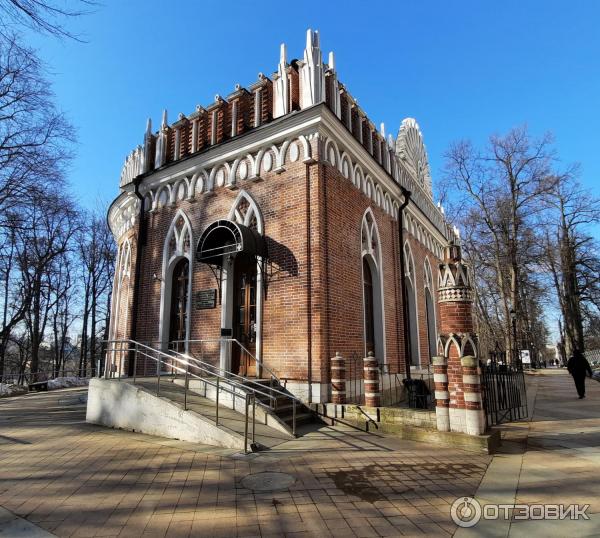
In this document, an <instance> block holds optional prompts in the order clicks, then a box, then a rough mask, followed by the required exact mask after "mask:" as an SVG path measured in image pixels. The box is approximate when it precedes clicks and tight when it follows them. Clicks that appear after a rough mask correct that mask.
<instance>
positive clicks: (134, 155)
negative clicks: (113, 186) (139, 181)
mask: <svg viewBox="0 0 600 538" xmlns="http://www.w3.org/2000/svg"><path fill="white" fill-rule="evenodd" d="M143 172H144V148H143V147H142V146H138V147H137V148H135V149H134V150H133V151H132V152H131V153H130V154H129V155H128V156H127V158H126V159H125V164H124V165H123V169H122V171H121V180H120V181H119V186H120V187H124V186H125V185H128V184H129V183H131V182H132V181H133V179H134V178H135V177H137V176H139V175H140V174H142V173H143Z"/></svg>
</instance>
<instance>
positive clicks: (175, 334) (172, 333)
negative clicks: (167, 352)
mask: <svg viewBox="0 0 600 538" xmlns="http://www.w3.org/2000/svg"><path fill="white" fill-rule="evenodd" d="M188 277H189V262H188V260H186V259H183V260H181V261H179V262H178V263H177V265H176V266H175V268H174V269H173V284H172V287H171V313H170V318H169V348H170V349H174V350H175V351H184V350H185V339H186V337H187V331H186V327H187V305H188Z"/></svg>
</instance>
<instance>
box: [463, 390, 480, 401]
mask: <svg viewBox="0 0 600 538" xmlns="http://www.w3.org/2000/svg"><path fill="white" fill-rule="evenodd" d="M464 396H465V402H479V403H481V392H465V393H464Z"/></svg>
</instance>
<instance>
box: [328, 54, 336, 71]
mask: <svg viewBox="0 0 600 538" xmlns="http://www.w3.org/2000/svg"><path fill="white" fill-rule="evenodd" d="M328 64H329V69H331V70H332V71H335V56H334V55H333V51H331V52H330V53H329V62H328Z"/></svg>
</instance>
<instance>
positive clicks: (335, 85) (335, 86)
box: [328, 52, 342, 120]
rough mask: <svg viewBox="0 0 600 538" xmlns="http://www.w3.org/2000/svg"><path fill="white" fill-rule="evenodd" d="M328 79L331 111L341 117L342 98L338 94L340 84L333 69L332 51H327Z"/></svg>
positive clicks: (333, 57)
mask: <svg viewBox="0 0 600 538" xmlns="http://www.w3.org/2000/svg"><path fill="white" fill-rule="evenodd" d="M328 67H329V69H328V79H329V84H330V85H331V86H330V89H331V101H330V103H329V104H330V106H331V111H332V112H333V113H334V114H335V115H336V116H337V117H338V119H340V120H341V119H342V100H341V95H340V84H339V82H338V78H337V73H336V71H335V56H334V54H333V52H330V53H329V63H328Z"/></svg>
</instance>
